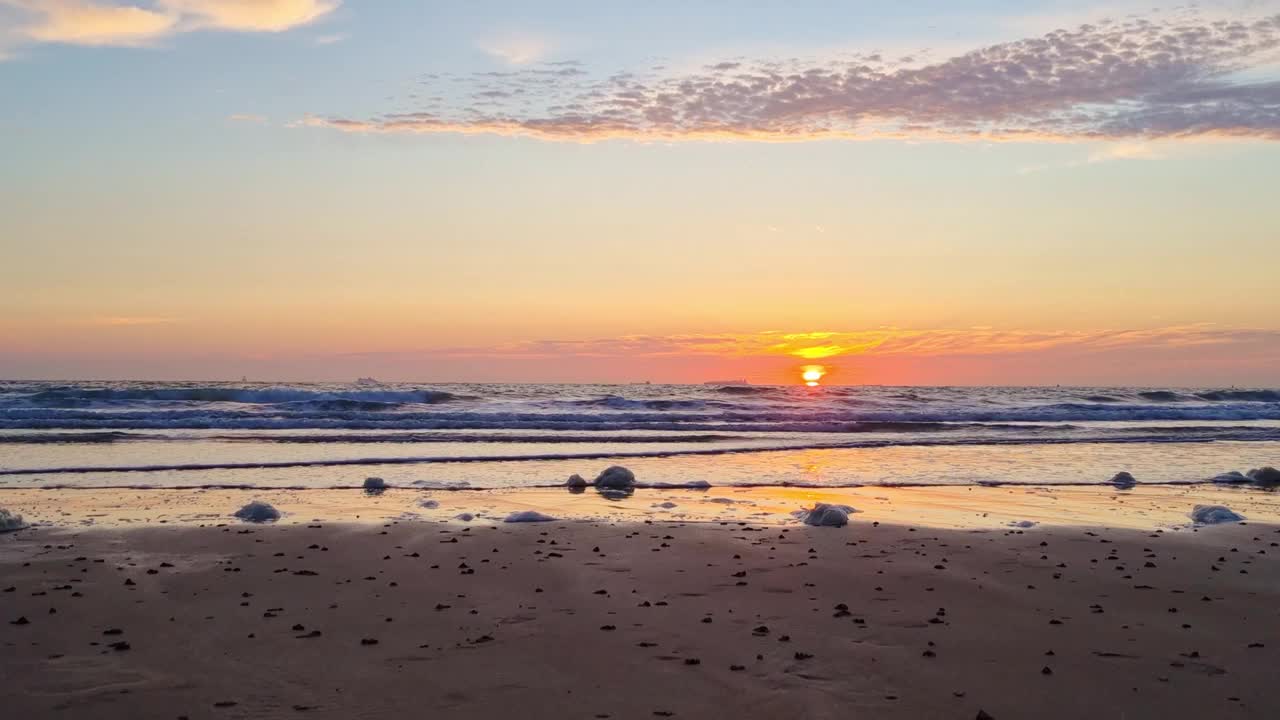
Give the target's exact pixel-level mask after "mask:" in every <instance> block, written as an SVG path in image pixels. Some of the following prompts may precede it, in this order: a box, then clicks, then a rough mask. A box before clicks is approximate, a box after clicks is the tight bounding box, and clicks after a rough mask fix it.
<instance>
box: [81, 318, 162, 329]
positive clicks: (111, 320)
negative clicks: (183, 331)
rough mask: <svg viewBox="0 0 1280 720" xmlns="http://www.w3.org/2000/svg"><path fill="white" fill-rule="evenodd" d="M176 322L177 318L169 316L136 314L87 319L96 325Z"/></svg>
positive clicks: (129, 325)
mask: <svg viewBox="0 0 1280 720" xmlns="http://www.w3.org/2000/svg"><path fill="white" fill-rule="evenodd" d="M177 322H178V320H177V318H171V317H155V316H137V315H112V316H107V317H96V318H91V319H90V320H89V324H90V325H96V326H98V327H139V326H144V325H173V324H176V323H177Z"/></svg>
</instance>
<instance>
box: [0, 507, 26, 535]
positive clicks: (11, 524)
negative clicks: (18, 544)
mask: <svg viewBox="0 0 1280 720" xmlns="http://www.w3.org/2000/svg"><path fill="white" fill-rule="evenodd" d="M26 526H27V524H26V523H25V522H23V521H22V516H21V515H18V514H16V513H11V512H9V511H8V510H6V509H4V508H0V532H13V531H14V530H21V529H22V528H24V527H26Z"/></svg>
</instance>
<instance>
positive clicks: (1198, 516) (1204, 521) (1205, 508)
mask: <svg viewBox="0 0 1280 720" xmlns="http://www.w3.org/2000/svg"><path fill="white" fill-rule="evenodd" d="M1191 519H1192V521H1194V522H1196V523H1199V524H1201V525H1217V524H1218V523H1228V522H1239V521H1241V520H1243V519H1244V516H1243V515H1238V514H1236V513H1234V512H1232V511H1231V510H1229V509H1227V507H1226V506H1225V505H1197V506H1196V507H1195V509H1194V510H1192V511H1191Z"/></svg>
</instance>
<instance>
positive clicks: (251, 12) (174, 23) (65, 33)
mask: <svg viewBox="0 0 1280 720" xmlns="http://www.w3.org/2000/svg"><path fill="white" fill-rule="evenodd" d="M340 3H341V0H149V1H148V2H138V3H133V4H115V3H108V2H105V1H102V2H95V1H94V0H0V5H6V6H8V7H10V8H15V9H16V10H17V11H18V15H19V17H20V20H19V23H21V24H20V26H19V30H18V34H19V35H20V36H21V37H23V38H24V39H25V40H26V41H27V42H36V43H61V44H67V45H87V46H120V47H137V46H142V45H148V44H151V43H153V42H154V41H156V40H158V39H160V38H164V37H167V36H170V35H173V34H177V33H182V32H191V31H196V30H226V31H238V32H281V31H284V30H289V29H291V28H295V27H298V26H300V25H305V24H307V23H310V22H312V21H313V20H316V19H317V18H320V17H322V16H324V15H327V14H328V13H330V12H332V11H333V10H335V9H336V8H337V7H338V6H339V4H340Z"/></svg>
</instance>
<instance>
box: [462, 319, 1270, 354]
mask: <svg viewBox="0 0 1280 720" xmlns="http://www.w3.org/2000/svg"><path fill="white" fill-rule="evenodd" d="M1259 341H1264V342H1267V343H1271V344H1280V330H1260V329H1250V328H1226V327H1218V326H1214V325H1203V324H1199V325H1180V326H1169V327H1159V328H1145V329H1129V330H1092V331H1085V330H1081V331H1027V330H999V329H995V328H990V327H973V328H966V329H907V328H893V327H884V328H871V329H865V330H846V331H821V332H804V333H783V332H777V331H768V332H759V333H718V334H687V335H626V336H620V337H613V338H598V339H591V340H536V341H529V342H519V343H509V344H498V345H494V346H490V347H471V348H453V349H449V350H444V351H441V352H442V354H447V355H458V356H500V357H510V356H515V357H529V358H534V357H564V356H580V357H664V356H697V355H709V356H716V357H758V356H772V357H777V356H786V357H793V358H798V359H801V360H823V359H831V358H838V357H847V356H915V357H930V356H943V355H1002V354H1017V353H1032V352H1040V351H1046V350H1064V351H1074V352H1080V353H1096V352H1107V351H1113V350H1120V349H1151V348H1163V349H1172V348H1188V347H1198V346H1205V345H1232V344H1250V343H1257V342H1259Z"/></svg>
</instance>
